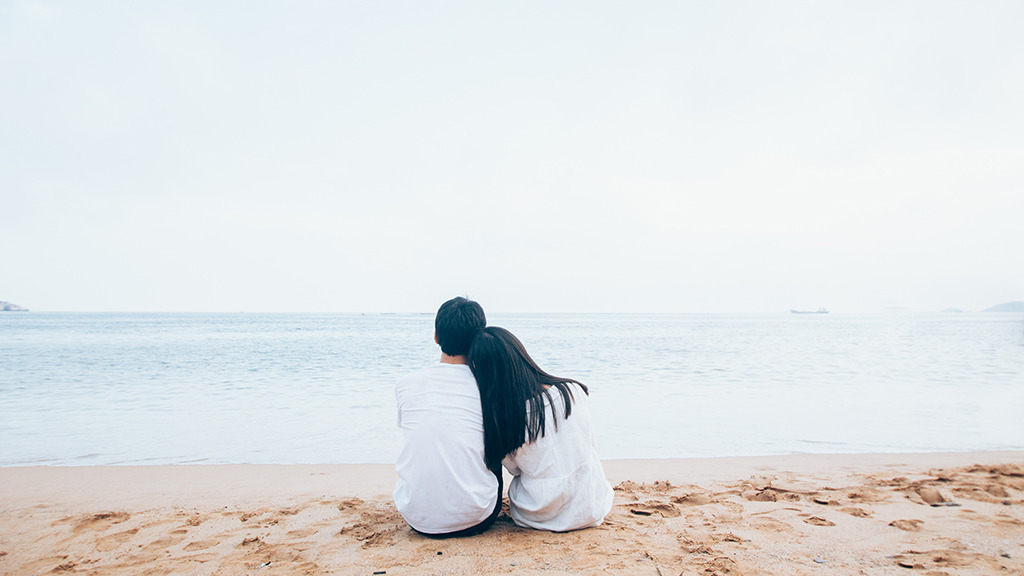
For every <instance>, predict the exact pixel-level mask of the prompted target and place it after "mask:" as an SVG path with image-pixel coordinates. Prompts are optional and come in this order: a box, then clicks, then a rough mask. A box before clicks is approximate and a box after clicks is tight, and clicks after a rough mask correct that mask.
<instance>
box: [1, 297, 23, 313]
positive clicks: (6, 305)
mask: <svg viewBox="0 0 1024 576" xmlns="http://www.w3.org/2000/svg"><path fill="white" fill-rule="evenodd" d="M0 312H28V308H25V307H24V306H18V305H17V304H12V303H10V302H4V301H3V300H0Z"/></svg>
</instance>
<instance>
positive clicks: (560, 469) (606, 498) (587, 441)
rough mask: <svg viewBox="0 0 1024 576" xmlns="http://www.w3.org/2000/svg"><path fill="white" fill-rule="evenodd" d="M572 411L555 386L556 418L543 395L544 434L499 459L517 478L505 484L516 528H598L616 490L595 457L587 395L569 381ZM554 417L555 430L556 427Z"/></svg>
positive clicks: (561, 530) (599, 461) (563, 529)
mask: <svg viewBox="0 0 1024 576" xmlns="http://www.w3.org/2000/svg"><path fill="white" fill-rule="evenodd" d="M569 388H570V390H571V391H572V393H573V394H572V395H573V403H572V414H570V415H569V418H568V419H566V418H565V403H564V401H563V400H562V395H561V393H559V392H558V390H557V389H556V388H554V387H552V388H551V389H550V390H549V391H550V392H551V397H552V400H553V402H554V408H555V409H554V413H555V416H554V419H552V415H551V408H550V407H549V406H548V404H547V400H546V399H545V401H544V402H545V406H544V410H545V416H544V424H545V426H544V427H545V434H544V436H542V437H541V438H538V439H537V440H536V441H534V442H533V443H530V444H524V445H523V446H521V447H520V448H519V449H518V450H516V451H515V452H513V453H511V454H509V455H508V456H506V457H505V460H504V461H503V462H502V463H503V464H504V465H505V468H506V469H507V470H508V471H509V472H510V473H511V474H512V475H513V476H515V478H513V479H512V483H511V484H510V485H509V487H508V498H509V501H510V503H511V509H510V514H511V516H512V520H514V521H515V523H516V524H518V525H520V526H524V527H527V528H537V529H540V530H551V531H553V532H565V531H567V530H576V529H579V528H587V527H590V526H597V525H599V524H600V523H601V522H602V521H603V520H604V517H605V516H607V515H608V512H609V511H611V509H612V500H613V498H614V492H613V491H612V487H611V484H609V483H608V480H607V479H606V478H605V476H604V468H603V467H602V466H601V460H600V459H598V457H597V449H596V448H595V445H594V433H593V427H592V426H591V419H590V405H589V399H588V397H587V394H586V393H585V392H583V390H582V389H580V388H579V387H578V386H575V385H573V384H570V385H569ZM556 420H557V423H558V429H557V430H556V429H555V421H556Z"/></svg>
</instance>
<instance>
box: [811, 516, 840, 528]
mask: <svg viewBox="0 0 1024 576" xmlns="http://www.w3.org/2000/svg"><path fill="white" fill-rule="evenodd" d="M804 522H806V523H807V524H810V525H811V526H835V525H836V523H835V522H832V521H830V520H826V519H824V518H822V517H821V516H811V517H810V518H804Z"/></svg>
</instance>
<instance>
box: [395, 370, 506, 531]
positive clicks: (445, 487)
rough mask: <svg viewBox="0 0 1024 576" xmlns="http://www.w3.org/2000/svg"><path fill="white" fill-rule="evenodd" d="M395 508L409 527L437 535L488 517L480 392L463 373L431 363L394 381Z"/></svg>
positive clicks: (491, 502)
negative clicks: (397, 434) (398, 447)
mask: <svg viewBox="0 0 1024 576" xmlns="http://www.w3.org/2000/svg"><path fill="white" fill-rule="evenodd" d="M395 396H396V398H397V400H398V426H399V427H400V428H401V429H402V431H403V433H404V436H405V443H404V445H403V446H402V452H401V453H400V454H399V456H398V461H397V462H396V464H395V469H396V471H397V472H398V483H397V484H396V485H395V492H394V499H395V507H396V508H398V511H399V512H400V513H401V514H402V517H403V518H405V520H406V522H408V523H409V525H410V526H412V527H413V528H415V529H416V530H419V531H420V532H423V533H426V534H444V533H447V532H454V531H456V530H463V529H465V528H470V527H472V526H476V525H477V524H479V523H480V522H483V521H484V520H486V519H487V517H488V516H490V514H491V512H492V511H493V510H494V506H495V504H496V503H497V498H498V479H497V478H496V477H495V476H494V473H493V472H491V471H490V470H488V469H487V465H486V464H485V463H484V426H483V416H482V411H481V408H480V391H479V389H477V386H476V380H475V379H474V378H473V373H472V372H471V371H470V369H469V366H466V365H465V364H444V363H438V364H434V365H432V366H429V367H427V368H423V369H421V370H417V371H416V372H413V373H411V374H408V375H406V376H404V377H402V378H401V379H399V381H398V383H397V385H396V386H395Z"/></svg>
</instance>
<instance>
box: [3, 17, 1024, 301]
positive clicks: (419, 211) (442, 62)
mask: <svg viewBox="0 0 1024 576" xmlns="http://www.w3.org/2000/svg"><path fill="white" fill-rule="evenodd" d="M1022 23H1024V3H1022V2H1019V1H1013V2H965V1H958V2H942V1H933V0H922V1H914V2H891V1H884V2H882V1H879V2H749V3H748V2H675V1H666V2H617V3H611V2H593V1H589V0H588V1H580V2H549V1H544V2H540V1H538V2H531V1H526V2H520V1H517V2H511V1H510V2H478V1H467V2H388V1H365V2H343V1H339V2H326V1H325V2H294V1H289V2H284V1H282V2H250V1H241V2H226V1H217V2H209V1H174V2H171V1H166V2H134V1H126V2H80V1H66V2H56V1H54V2H51V1H38V2H23V1H12V0H0V300H8V301H13V302H16V303H18V304H22V305H25V306H28V307H30V308H32V309H34V310H127V311H135V310H139V311H165V310H166V311H310V312H374V311H393V312H419V311H424V312H432V311H434V310H436V308H437V306H438V305H439V304H440V302H442V301H443V300H445V299H447V298H449V297H451V296H454V295H457V294H463V295H469V296H471V297H473V298H475V299H477V300H479V301H480V302H481V303H482V304H483V305H484V307H485V308H486V309H487V310H489V311H495V312H499V311H500V312H586V311H594V312H602V311H609V312H632V311H637V312H781V311H786V310H788V309H790V308H811V309H814V308H817V307H818V306H826V307H828V308H829V309H830V310H833V311H836V312H846V311H850V312H859V311H876V310H882V309H885V308H889V307H896V306H907V307H910V308H912V309H919V310H941V309H943V308H946V307H959V308H963V309H967V310H977V309H981V308H986V307H988V306H991V305H994V304H998V303H1000V302H1004V301H1008V300H1024V265H1022V262H1024V106H1022V104H1021V103H1022V102H1024V34H1022V33H1021V25H1022Z"/></svg>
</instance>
